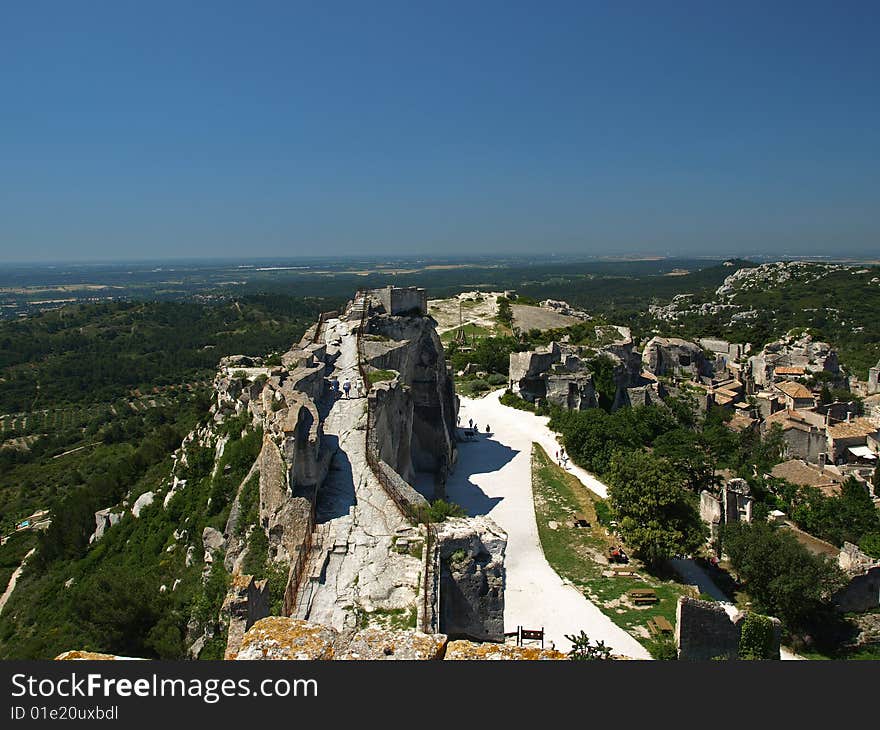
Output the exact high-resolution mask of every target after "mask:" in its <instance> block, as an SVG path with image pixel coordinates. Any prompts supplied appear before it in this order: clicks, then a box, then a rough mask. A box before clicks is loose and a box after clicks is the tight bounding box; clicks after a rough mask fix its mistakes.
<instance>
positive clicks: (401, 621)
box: [358, 606, 418, 629]
mask: <svg viewBox="0 0 880 730" xmlns="http://www.w3.org/2000/svg"><path fill="white" fill-rule="evenodd" d="M417 623H418V610H417V609H416V607H415V606H412V607H411V608H387V609H386V608H377V609H376V610H375V611H363V610H361V611H359V613H358V628H360V629H365V628H367V627H369V626H380V627H381V628H383V629H414V628H416V624H417Z"/></svg>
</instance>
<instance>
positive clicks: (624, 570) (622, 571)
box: [611, 565, 638, 575]
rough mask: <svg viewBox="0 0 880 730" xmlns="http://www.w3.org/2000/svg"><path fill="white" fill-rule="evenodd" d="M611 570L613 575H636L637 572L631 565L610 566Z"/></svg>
mask: <svg viewBox="0 0 880 730" xmlns="http://www.w3.org/2000/svg"><path fill="white" fill-rule="evenodd" d="M611 570H612V571H613V572H614V575H638V571H637V570H636V568H635V566H632V565H612V566H611Z"/></svg>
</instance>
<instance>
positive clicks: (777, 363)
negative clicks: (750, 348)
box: [746, 334, 840, 388]
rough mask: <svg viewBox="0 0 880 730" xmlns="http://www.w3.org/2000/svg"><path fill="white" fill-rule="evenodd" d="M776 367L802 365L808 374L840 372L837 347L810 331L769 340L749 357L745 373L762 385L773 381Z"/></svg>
mask: <svg viewBox="0 0 880 730" xmlns="http://www.w3.org/2000/svg"><path fill="white" fill-rule="evenodd" d="M777 367H787V368H803V371H804V373H805V374H806V375H810V374H816V373H820V372H823V371H825V372H827V373H830V374H832V375H839V374H840V363H839V361H838V358H837V351H836V350H835V349H833V348H832V347H831V345H829V344H828V343H827V342H817V341H814V340H813V338H812V336H811V335H809V334H805V335H801V336H798V337H793V336H788V337H783V338H782V339H780V340H776V341H775V342H770V343H768V344H767V345H765V346H764V349H763V350H761V351H760V352H759V353H758V354H756V355H753V356H752V357H750V358H749V359H748V366H747V369H746V375H747V377H748V378H749V379H750V381H751V382H752V383H753V384H754V386H755V387H759V388H763V387H766V386H768V385H770V384H771V383H773V381H774V378H775V373H776V368H777Z"/></svg>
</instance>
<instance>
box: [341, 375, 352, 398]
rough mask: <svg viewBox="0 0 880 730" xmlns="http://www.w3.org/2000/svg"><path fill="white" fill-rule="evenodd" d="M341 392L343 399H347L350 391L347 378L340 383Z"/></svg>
mask: <svg viewBox="0 0 880 730" xmlns="http://www.w3.org/2000/svg"><path fill="white" fill-rule="evenodd" d="M342 390H344V391H345V397H346V398H348V394H349V392H350V391H351V381H350V380H349V379H348V378H346V379H345V380H343V381H342Z"/></svg>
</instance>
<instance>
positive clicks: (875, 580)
mask: <svg viewBox="0 0 880 730" xmlns="http://www.w3.org/2000/svg"><path fill="white" fill-rule="evenodd" d="M833 601H834V605H835V606H836V607H837V609H838V610H839V611H844V612H853V613H861V612H863V611H874V610H876V609H878V608H880V565H878V566H876V567H874V568H869V569H868V570H866V571H865V572H864V573H859V574H857V575H854V576H852V577H851V578H850V581H849V583H848V584H847V585H846V587H844V588H843V589H842V590H840V591H838V592H837V593H836V594H834V599H833Z"/></svg>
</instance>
